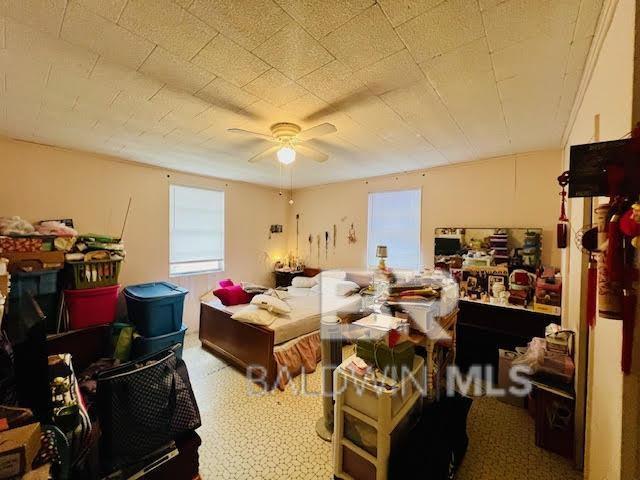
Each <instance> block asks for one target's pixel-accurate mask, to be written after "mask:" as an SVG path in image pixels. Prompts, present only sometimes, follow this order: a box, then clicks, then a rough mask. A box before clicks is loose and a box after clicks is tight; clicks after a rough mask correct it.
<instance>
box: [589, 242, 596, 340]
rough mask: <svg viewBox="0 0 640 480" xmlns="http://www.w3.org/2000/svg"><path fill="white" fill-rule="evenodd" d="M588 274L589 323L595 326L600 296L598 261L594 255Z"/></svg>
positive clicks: (591, 258) (590, 259)
mask: <svg viewBox="0 0 640 480" xmlns="http://www.w3.org/2000/svg"><path fill="white" fill-rule="evenodd" d="M587 275H588V276H587V325H588V326H589V327H590V328H593V327H595V326H596V316H597V315H596V310H597V302H596V300H597V298H598V295H597V294H598V261H597V260H596V259H595V257H594V256H593V255H591V256H590V257H589V271H588V272H587Z"/></svg>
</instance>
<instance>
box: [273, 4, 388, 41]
mask: <svg viewBox="0 0 640 480" xmlns="http://www.w3.org/2000/svg"><path fill="white" fill-rule="evenodd" d="M276 2H277V3H278V4H279V5H280V6H281V7H282V8H283V9H284V10H286V12H287V13H288V14H289V15H291V16H292V17H293V18H294V19H295V20H296V21H297V22H298V23H300V24H301V25H303V26H304V28H305V29H306V30H307V31H308V32H309V33H310V34H311V35H313V36H314V37H315V38H317V39H319V38H321V37H324V36H325V35H327V34H328V33H330V32H332V31H333V30H335V29H336V28H338V27H339V26H340V25H342V24H344V23H346V22H347V21H349V20H350V19H352V18H353V17H355V16H356V15H358V13H360V12H361V11H363V10H365V9H366V8H369V7H370V6H371V5H373V4H374V3H375V1H374V0H306V1H302V2H301V1H299V0H276Z"/></svg>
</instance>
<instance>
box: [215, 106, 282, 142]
mask: <svg viewBox="0 0 640 480" xmlns="http://www.w3.org/2000/svg"><path fill="white" fill-rule="evenodd" d="M244 110H245V111H246V112H247V113H248V117H247V116H240V115H239V114H235V115H234V112H224V113H225V114H227V115H228V116H229V117H230V121H233V122H235V123H234V125H233V126H235V127H237V126H241V127H240V128H245V129H247V130H254V131H256V132H264V133H268V132H269V127H270V126H271V125H272V124H274V123H276V122H283V121H285V122H286V121H287V112H286V111H285V110H284V109H283V108H281V107H276V106H274V105H273V103H269V102H267V101H264V100H259V101H257V102H256V103H252V104H251V105H249V106H247V107H245V109H244ZM225 135H227V134H226V133H225ZM234 138H236V137H234Z"/></svg>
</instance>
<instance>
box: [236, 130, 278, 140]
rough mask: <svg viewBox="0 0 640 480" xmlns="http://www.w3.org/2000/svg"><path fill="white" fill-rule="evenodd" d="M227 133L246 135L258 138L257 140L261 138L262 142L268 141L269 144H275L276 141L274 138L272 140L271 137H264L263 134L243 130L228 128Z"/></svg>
mask: <svg viewBox="0 0 640 480" xmlns="http://www.w3.org/2000/svg"><path fill="white" fill-rule="evenodd" d="M227 132H231V133H239V134H240V135H248V136H250V137H258V138H262V139H264V140H268V141H270V142H277V141H278V140H276V139H275V138H273V137H272V136H271V135H265V134H264V133H257V132H250V131H249V130H243V129H241V128H228V129H227Z"/></svg>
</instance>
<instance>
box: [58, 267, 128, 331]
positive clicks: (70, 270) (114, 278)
mask: <svg viewBox="0 0 640 480" xmlns="http://www.w3.org/2000/svg"><path fill="white" fill-rule="evenodd" d="M121 262H122V259H117V260H91V261H79V262H67V263H66V265H65V269H66V273H67V279H68V283H69V286H70V287H71V288H69V289H67V290H65V291H64V299H65V305H66V307H67V312H68V314H69V329H70V330H78V329H81V328H88V327H92V326H96V325H105V324H110V323H113V321H114V320H115V318H116V311H117V306H118V290H119V289H120V285H118V276H119V274H120V264H121Z"/></svg>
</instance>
